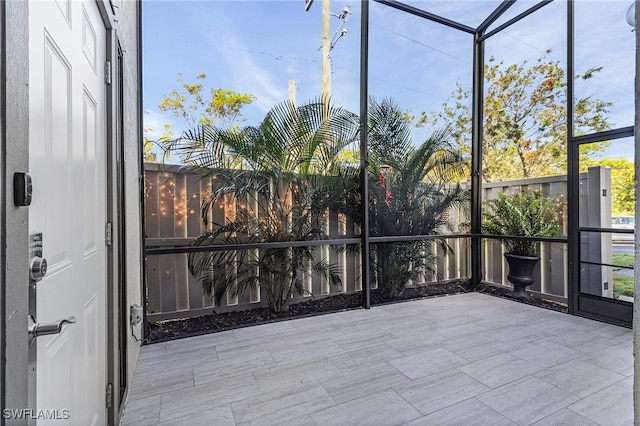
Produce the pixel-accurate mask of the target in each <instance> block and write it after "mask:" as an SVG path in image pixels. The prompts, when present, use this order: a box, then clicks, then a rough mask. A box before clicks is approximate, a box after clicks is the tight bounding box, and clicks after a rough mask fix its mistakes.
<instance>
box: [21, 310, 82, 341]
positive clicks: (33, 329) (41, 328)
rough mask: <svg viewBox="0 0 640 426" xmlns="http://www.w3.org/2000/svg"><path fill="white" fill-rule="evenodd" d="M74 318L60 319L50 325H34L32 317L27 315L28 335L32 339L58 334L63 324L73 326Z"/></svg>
mask: <svg viewBox="0 0 640 426" xmlns="http://www.w3.org/2000/svg"><path fill="white" fill-rule="evenodd" d="M75 322H76V317H74V316H70V317H69V318H65V319H61V320H58V321H55V322H50V323H44V324H40V323H36V321H35V319H34V318H33V316H31V315H29V334H30V335H31V336H32V337H39V336H46V335H49V334H59V333H60V332H61V331H62V327H63V326H64V325H65V324H74V323H75Z"/></svg>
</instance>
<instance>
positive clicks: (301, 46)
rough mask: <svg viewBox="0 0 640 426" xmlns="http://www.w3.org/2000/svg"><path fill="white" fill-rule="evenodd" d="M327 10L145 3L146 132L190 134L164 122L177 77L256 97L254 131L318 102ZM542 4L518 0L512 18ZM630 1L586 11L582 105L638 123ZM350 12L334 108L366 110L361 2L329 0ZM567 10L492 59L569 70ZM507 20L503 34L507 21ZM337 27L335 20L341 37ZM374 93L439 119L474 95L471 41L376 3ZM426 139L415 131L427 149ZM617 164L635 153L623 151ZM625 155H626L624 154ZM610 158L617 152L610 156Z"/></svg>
mask: <svg viewBox="0 0 640 426" xmlns="http://www.w3.org/2000/svg"><path fill="white" fill-rule="evenodd" d="M321 2H322V0H315V2H314V4H313V6H312V7H311V9H310V10H309V11H308V12H305V11H304V1H303V0H280V1H272V0H263V1H244V0H235V1H231V0H227V1H218V0H209V1H161V0H145V1H144V4H143V31H144V40H143V55H144V57H143V60H144V63H143V66H144V109H145V128H147V129H152V131H150V132H149V133H148V135H149V136H150V137H152V138H153V137H154V136H155V137H157V136H158V135H159V134H160V133H161V131H162V123H164V122H167V121H173V122H174V123H175V124H174V126H175V128H176V129H180V128H181V127H182V125H181V123H180V122H178V121H176V120H174V119H172V118H171V116H170V115H168V114H163V113H161V112H160V111H159V110H158V108H157V105H158V103H159V102H160V101H161V99H162V97H163V95H164V94H167V93H169V92H170V90H171V89H172V88H175V87H177V86H178V83H177V82H176V80H177V78H178V75H179V74H182V76H183V77H184V79H185V81H188V82H193V81H194V80H195V77H196V76H197V75H198V74H200V73H205V74H207V75H208V78H207V85H208V88H210V87H220V88H223V89H230V90H234V91H237V92H241V93H251V94H253V95H255V96H256V101H255V102H254V103H252V104H251V105H249V106H247V107H246V108H245V110H244V116H245V118H246V119H247V121H246V122H245V124H252V125H253V124H258V123H259V121H260V120H261V119H262V118H263V117H264V115H265V113H266V112H267V111H268V110H269V109H270V108H271V107H272V106H274V105H275V104H276V103H278V102H282V101H285V100H286V99H287V96H288V81H289V80H295V82H296V86H297V92H296V95H297V100H298V102H299V103H302V102H304V101H307V100H310V99H312V98H314V97H316V96H319V95H320V87H321V53H320V51H319V47H320V44H321ZM406 3H409V4H412V5H415V6H416V7H419V8H422V9H425V10H429V11H431V12H433V13H436V14H440V15H442V16H445V17H448V18H451V19H454V20H457V21H458V22H461V23H463V24H466V25H470V26H477V25H478V24H479V23H480V22H481V21H482V20H483V19H484V18H485V17H486V16H487V15H488V14H489V13H490V12H491V10H492V9H493V8H494V7H495V6H497V5H498V4H499V3H500V2H499V1H496V0H492V1H488V0H487V1H483V0H479V1H478V0H475V1H472V0H460V1H455V0H451V1H406ZM534 3H536V2H532V1H522V0H521V1H518V2H517V3H516V4H515V5H514V6H513V7H512V8H511V9H510V10H509V11H508V14H507V17H505V18H504V19H508V18H510V17H512V16H515V15H517V14H518V13H520V12H522V11H523V10H525V9H526V8H528V7H530V6H531V5H533V4H534ZM630 4H631V1H630V0H627V1H615V0H609V1H595V0H593V1H592V0H586V1H578V2H577V6H576V12H577V19H576V21H577V28H576V34H577V36H578V40H579V41H578V43H577V45H576V65H577V69H578V72H581V71H583V70H585V69H587V68H589V67H591V66H594V65H602V66H604V69H603V71H602V72H601V73H600V74H599V75H598V76H597V77H595V78H594V79H592V80H591V81H590V82H589V84H588V85H587V84H580V85H578V86H577V89H576V90H577V95H578V96H585V95H593V96H596V97H599V98H601V99H605V100H609V101H613V102H615V106H614V107H613V109H612V112H611V114H610V121H611V122H613V123H614V124H615V125H616V126H617V127H623V126H628V125H632V124H633V75H634V70H633V64H634V62H633V52H634V34H633V33H632V32H631V27H629V26H628V25H627V24H626V22H625V13H626V11H627V9H628V7H629V5H630ZM345 6H350V10H351V12H352V14H351V15H350V17H349V19H348V21H347V22H346V23H345V24H343V26H342V27H340V29H342V28H346V30H347V35H346V37H342V38H341V39H340V40H339V41H338V42H337V43H336V45H335V48H334V49H333V51H332V98H333V100H334V102H335V103H336V104H338V105H341V106H343V107H345V108H347V109H350V110H352V111H354V112H357V111H358V110H359V67H360V65H359V60H360V53H359V49H360V18H361V16H360V1H341V0H332V2H331V12H332V13H333V14H336V15H338V14H340V12H341V11H342V10H343V8H344V7H345ZM565 13H566V3H565V1H562V0H557V1H555V2H553V3H551V4H550V5H548V6H546V7H544V8H543V9H541V10H540V11H538V12H536V13H535V14H534V15H532V16H529V17H527V18H525V20H523V21H521V22H519V23H518V24H516V25H514V26H512V27H509V28H508V29H506V30H505V31H503V32H502V33H501V34H499V35H496V36H494V37H492V38H491V39H489V41H488V43H487V48H486V51H487V52H486V53H487V58H488V57H489V56H495V57H496V59H497V60H499V61H504V62H505V63H507V64H510V63H521V62H522V61H523V60H528V61H532V62H533V61H534V60H536V59H537V58H538V57H540V56H541V55H543V53H544V51H546V50H547V49H552V53H551V58H554V59H558V60H560V61H561V62H562V63H565V62H566V47H565V39H566V34H565V30H564V22H565V20H566V15H565ZM504 19H502V20H501V21H498V22H497V23H496V24H500V23H501V22H503V21H504ZM339 23H340V21H339V20H338V18H337V17H332V20H331V24H332V31H331V33H332V36H333V34H334V32H335V31H336V30H337V29H338V24H339ZM369 35H370V47H369V56H370V65H369V67H370V68H369V73H370V80H369V93H370V95H372V96H375V97H376V98H378V99H381V98H384V97H391V98H393V99H394V100H395V101H396V103H398V104H399V106H400V107H401V108H402V109H405V110H410V111H411V112H412V113H414V114H416V115H418V114H419V113H420V112H422V111H426V112H430V111H436V110H438V109H439V108H440V106H441V104H442V103H443V102H444V101H445V100H446V98H447V97H448V96H449V94H450V93H451V92H452V91H453V90H454V89H455V85H456V82H460V84H462V85H463V86H464V87H470V86H471V62H472V37H471V35H469V34H466V33H462V32H459V31H455V30H452V29H449V28H447V27H444V26H442V25H439V24H435V23H432V22H429V21H426V20H424V19H421V18H418V17H415V16H412V15H410V14H407V13H402V12H399V11H397V10H394V9H392V8H389V7H387V6H384V5H381V4H378V3H375V2H371V4H370V34H369ZM426 132H427V130H425V129H423V130H416V132H415V133H414V138H420V137H421V136H423V135H424V134H426ZM615 145H616V148H615V149H614V152H613V153H611V155H613V156H618V155H625V156H628V155H629V154H630V153H632V149H631V150H630V149H628V148H626V147H624V146H623V145H624V144H615ZM627 145H628V144H627ZM610 151H611V150H610Z"/></svg>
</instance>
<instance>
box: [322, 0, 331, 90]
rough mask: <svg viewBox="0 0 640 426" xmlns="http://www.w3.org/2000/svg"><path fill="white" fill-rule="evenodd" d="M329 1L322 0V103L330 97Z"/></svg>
mask: <svg viewBox="0 0 640 426" xmlns="http://www.w3.org/2000/svg"><path fill="white" fill-rule="evenodd" d="M330 33H331V0H322V46H321V49H322V102H328V100H329V97H330V96H331V34H330Z"/></svg>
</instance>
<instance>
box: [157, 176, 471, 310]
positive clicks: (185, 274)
mask: <svg viewBox="0 0 640 426" xmlns="http://www.w3.org/2000/svg"><path fill="white" fill-rule="evenodd" d="M210 188H211V187H210V181H209V180H206V179H204V180H203V179H201V177H200V176H199V175H197V174H193V173H190V172H187V171H185V170H184V168H181V167H180V166H166V165H158V164H145V192H146V206H145V245H146V246H147V247H175V246H188V245H189V244H190V243H191V242H192V241H193V240H194V239H195V238H196V237H198V236H199V235H200V234H201V233H202V232H204V231H206V227H205V226H204V224H203V222H202V220H201V217H200V204H201V200H202V197H203V196H205V195H207V194H209V193H210V191H211V189H210ZM231 208H232V207H230V206H229V205H226V206H225V207H224V208H219V209H214V212H213V217H212V219H213V221H214V222H217V223H223V222H224V220H225V217H229V216H231V215H232V214H233V212H232V211H230V210H229V209H231ZM326 223H327V224H326V226H327V230H328V233H329V234H330V235H332V236H333V237H335V238H341V237H347V236H353V235H357V234H359V231H358V230H357V229H356V228H357V225H356V224H354V223H353V222H352V221H351V220H348V219H346V218H345V216H343V215H341V214H338V213H337V212H328V221H327V222H326ZM447 241H448V243H449V244H450V246H451V247H452V248H453V252H452V253H445V252H443V251H442V250H440V249H438V250H439V251H438V257H439V261H438V265H437V269H436V272H437V275H438V277H439V278H440V279H443V280H450V279H457V278H465V277H467V275H468V274H467V271H468V270H469V256H468V253H469V242H468V240H467V239H464V238H448V239H447ZM434 247H435V243H434ZM251 250H254V251H256V254H257V249H251ZM318 253H319V255H320V256H323V257H324V258H325V259H327V260H328V261H329V262H330V263H333V264H335V265H338V270H339V271H340V275H341V278H342V284H341V285H339V286H334V285H331V284H330V283H329V282H328V281H327V280H326V279H325V278H323V277H319V276H316V275H311V274H310V273H308V272H305V271H303V276H304V278H303V282H304V287H305V294H304V295H303V296H296V297H295V299H294V301H293V302H296V301H299V300H307V299H309V298H310V297H326V296H329V295H333V294H339V293H352V292H357V291H361V290H362V279H361V273H360V271H361V265H362V264H361V259H360V255H359V254H349V253H346V252H340V253H337V252H335V251H334V250H331V249H330V247H329V246H320V247H319V250H318ZM435 280H436V277H434V276H430V275H427V274H423V276H422V277H421V281H426V282H430V281H435ZM416 284H417V283H416ZM374 288H375V287H374ZM146 291H147V318H148V319H149V320H150V321H155V320H162V319H171V318H184V317H193V316H199V315H203V314H209V313H211V312H212V308H214V303H213V301H212V300H211V297H210V296H208V295H205V294H203V291H202V286H201V284H200V282H199V281H198V280H196V279H195V278H194V277H193V276H191V274H190V273H189V271H188V268H187V255H186V254H163V255H149V256H147V258H146ZM264 300H265V298H264V295H263V294H261V292H260V291H259V290H258V289H256V290H255V291H251V292H250V293H249V294H244V295H239V296H238V297H232V296H231V295H227V297H226V298H223V300H222V302H221V305H220V306H215V308H216V311H218V312H224V311H226V310H233V309H244V308H248V307H255V306H263V305H265V302H264Z"/></svg>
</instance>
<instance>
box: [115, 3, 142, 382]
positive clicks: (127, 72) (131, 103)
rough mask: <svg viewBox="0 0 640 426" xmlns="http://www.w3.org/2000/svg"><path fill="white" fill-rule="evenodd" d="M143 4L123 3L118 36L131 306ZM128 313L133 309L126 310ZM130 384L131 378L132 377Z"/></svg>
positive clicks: (137, 248) (135, 292)
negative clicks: (140, 17)
mask: <svg viewBox="0 0 640 426" xmlns="http://www.w3.org/2000/svg"><path fill="white" fill-rule="evenodd" d="M138 13H139V4H138V2H137V1H133V0H126V1H120V2H119V10H118V11H117V12H116V17H118V16H121V17H123V18H125V17H126V19H119V20H118V38H119V39H120V42H121V47H122V50H123V67H124V69H123V80H124V81H123V91H124V108H123V114H124V117H123V118H124V158H125V173H124V192H125V193H124V196H125V211H126V230H125V236H124V238H125V242H124V247H125V253H124V254H123V257H124V259H123V260H125V264H126V272H125V276H126V288H127V295H126V296H127V303H126V305H127V306H131V305H132V304H134V303H135V304H138V305H141V304H142V302H141V288H142V287H141V276H142V264H141V263H142V262H141V259H142V257H141V253H142V248H141V242H140V241H141V240H140V237H141V235H142V230H141V226H142V224H141V210H140V208H141V200H140V181H141V180H140V177H141V171H140V126H141V123H140V110H139V108H141V105H140V104H141V100H140V99H139V95H140V93H141V91H140V87H141V82H140V81H139V78H140V74H139V72H138V71H139V67H140V64H139V51H138V47H139V42H138V38H139V32H138V30H139V28H138V23H139V19H138ZM121 314H122V315H126V316H127V322H128V316H129V312H122V313H121ZM133 331H134V333H133V334H135V336H137V337H138V338H141V336H142V330H141V327H140V326H136V327H134V330H133ZM127 342H128V347H127V357H128V364H127V372H128V375H129V379H130V378H131V375H132V374H133V371H134V369H135V366H136V362H137V359H138V354H139V351H140V343H139V342H138V341H136V340H135V338H134V337H133V336H132V334H131V333H127ZM128 382H129V383H130V380H128Z"/></svg>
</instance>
